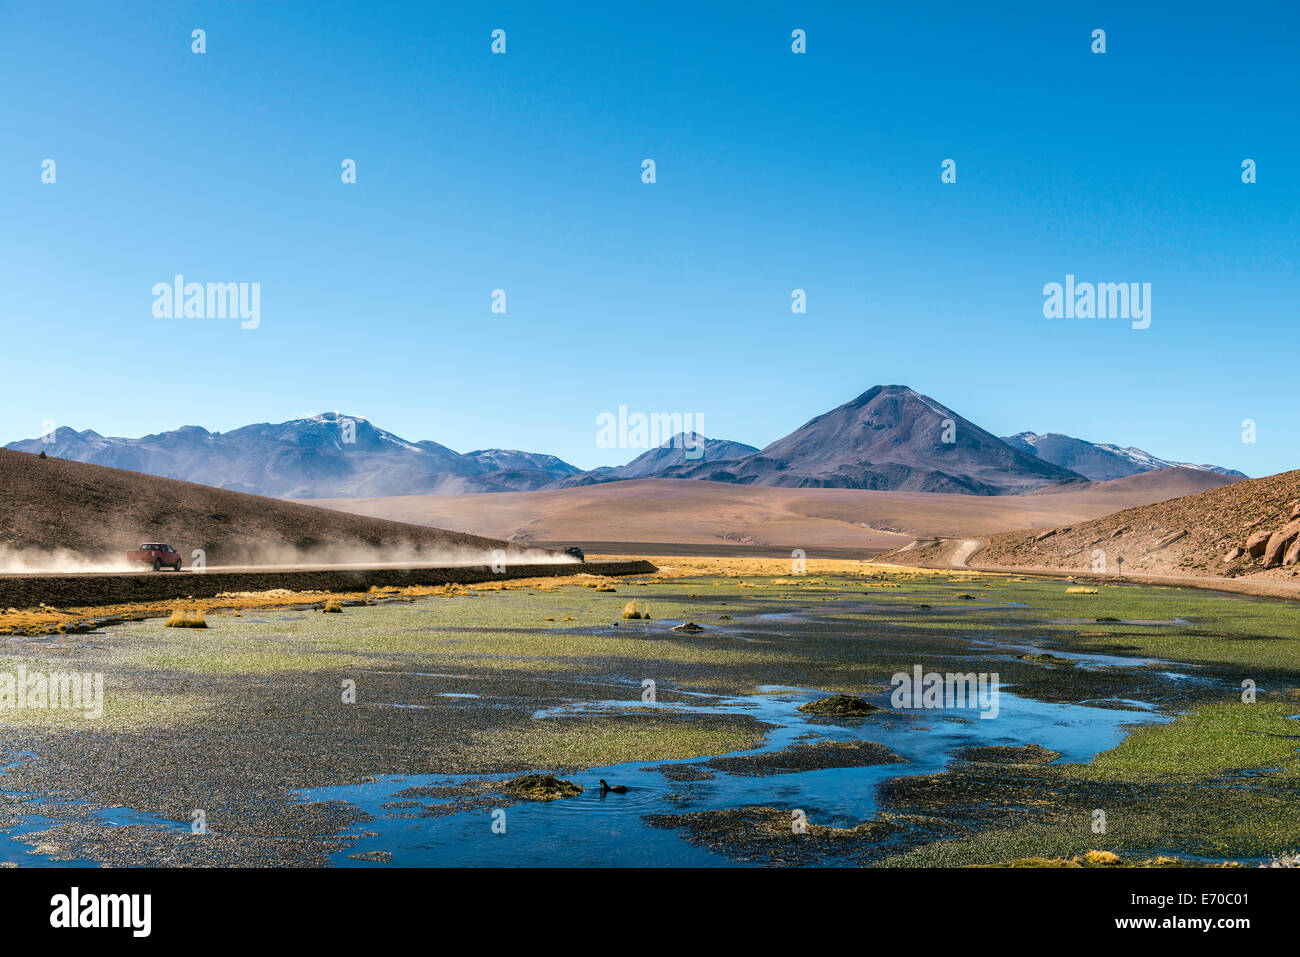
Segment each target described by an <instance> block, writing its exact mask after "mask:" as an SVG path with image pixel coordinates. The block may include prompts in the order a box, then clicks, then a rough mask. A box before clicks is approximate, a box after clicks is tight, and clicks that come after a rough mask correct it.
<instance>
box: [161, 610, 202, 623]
mask: <svg viewBox="0 0 1300 957" xmlns="http://www.w3.org/2000/svg"><path fill="white" fill-rule="evenodd" d="M163 627H164V628H206V627H208V623H207V622H206V621H204V619H203V612H202V610H201V609H198V608H189V609H181V608H177V609H176V610H175V611H173V612H172V615H171V617H170V618H168V619H167V620H166V621H164V622H163Z"/></svg>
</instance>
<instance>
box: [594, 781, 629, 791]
mask: <svg viewBox="0 0 1300 957" xmlns="http://www.w3.org/2000/svg"><path fill="white" fill-rule="evenodd" d="M611 791H612V792H613V793H614V794H626V793H627V788H626V787H625V786H623V785H622V784H607V783H605V779H604V778H601V779H600V793H601V794H608V793H609V792H611Z"/></svg>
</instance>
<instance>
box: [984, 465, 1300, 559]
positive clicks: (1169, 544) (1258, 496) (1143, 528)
mask: <svg viewBox="0 0 1300 957" xmlns="http://www.w3.org/2000/svg"><path fill="white" fill-rule="evenodd" d="M1147 474H1151V473H1147ZM1138 477H1139V476H1134V478H1138ZM1094 550H1099V551H1101V552H1104V554H1105V559H1106V566H1107V571H1109V572H1111V573H1113V572H1114V571H1115V569H1116V567H1117V564H1118V559H1120V558H1122V559H1123V568H1124V571H1125V572H1130V573H1134V574H1143V573H1148V574H1159V575H1193V576H1205V575H1214V576H1225V577H1229V578H1235V577H1242V576H1248V577H1253V578H1266V579H1290V578H1293V577H1297V576H1300V471H1295V472H1282V473H1279V474H1277V475H1270V476H1268V477H1266V478H1260V479H1251V480H1248V481H1243V482H1235V483H1233V484H1231V485H1226V486H1224V487H1222V488H1215V489H1210V490H1209V491H1205V492H1200V493H1198V494H1195V495H1186V496H1182V497H1180V498H1175V499H1170V500H1168V501H1163V502H1157V503H1155V504H1151V505H1143V506H1140V507H1138V508H1130V509H1126V510H1124V511H1121V512H1116V513H1115V514H1113V515H1107V516H1105V517H1103V518H1097V519H1093V520H1091V521H1085V522H1079V523H1073V524H1070V525H1061V526H1057V527H1054V528H1051V529H1046V530H1041V531H1040V530H1035V529H1030V530H1021V531H1016V532H1008V533H1005V534H1000V535H994V536H993V537H992V538H991V539H990V541H989V542H988V544H987V545H986V546H985V547H984V548H983V549H981V550H980V551H979V552H978V553H977V554H976V555H975V556H974V557H973V558H972V559H971V564H972V565H975V566H980V567H983V566H1019V567H1023V568H1059V569H1062V570H1067V571H1088V570H1091V569H1092V566H1093V561H1094V555H1093V552H1094Z"/></svg>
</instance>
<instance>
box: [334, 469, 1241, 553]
mask: <svg viewBox="0 0 1300 957" xmlns="http://www.w3.org/2000/svg"><path fill="white" fill-rule="evenodd" d="M1224 481H1225V480H1224V479H1223V477H1222V476H1217V475H1212V474H1211V473H1206V472H1194V471H1189V470H1187V469H1165V470H1162V471H1160V472H1148V473H1144V474H1142V475H1135V476H1131V477H1129V478H1126V479H1118V480H1116V481H1113V482H1098V483H1093V484H1091V485H1087V486H1083V487H1070V488H1066V489H1062V490H1057V491H1050V492H1039V493H1034V494H1029V495H1002V496H981V495H949V494H940V493H932V492H882V491H869V490H862V489H794V488H768V487H754V486H746V485H728V484H724V483H719V482H701V481H693V480H686V479H642V480H637V481H629V482H610V483H606V484H604V485H592V486H584V487H580V488H569V489H558V490H552V491H541V492H502V493H493V494H491V495H412V496H399V497H395V498H358V499H316V500H313V503H312V504H315V505H322V506H325V507H328V508H334V509H338V510H340V511H345V512H349V513H354V514H359V515H367V516H372V517H376V518H385V519H390V520H395V521H402V522H410V523H413V524H419V525H433V526H437V527H440V528H454V529H458V530H461V531H467V532H470V533H472V534H476V535H486V536H490V537H494V538H505V539H512V540H514V541H518V542H536V543H540V542H590V543H601V544H602V545H603V546H605V547H606V549H607V550H608V547H609V546H610V545H611V544H612V543H619V542H621V543H643V544H651V545H652V544H654V543H667V542H671V543H674V544H677V545H689V546H715V547H736V546H752V547H755V548H760V549H766V550H769V551H770V552H784V553H785V554H789V552H790V551H791V550H792V549H794V548H802V549H804V550H805V551H807V552H809V553H810V554H811V553H812V551H813V550H816V549H822V550H825V549H838V550H842V551H841V552H840V554H845V553H846V551H851V552H852V554H864V553H865V554H871V553H873V552H877V551H881V550H885V549H894V548H898V547H900V546H902V545H905V544H906V543H907V542H909V541H911V540H912V539H913V538H917V537H923V536H945V537H950V536H956V535H964V536H986V535H992V534H994V533H996V532H1002V531H1008V530H1011V529H1018V528H1030V527H1050V526H1055V525H1060V524H1066V523H1070V522H1079V521H1083V520H1085V519H1089V518H1096V517H1098V516H1101V515H1106V514H1109V513H1111V512H1114V511H1117V510H1119V509H1124V508H1131V507H1134V506H1137V505H1145V504H1147V503H1150V502H1157V501H1163V500H1165V499H1168V498H1173V497H1175V496H1179V495H1186V494H1189V493H1192V492H1198V491H1202V490H1204V489H1206V488H1214V487H1217V486H1219V485H1220V484H1222V483H1223V482H1224Z"/></svg>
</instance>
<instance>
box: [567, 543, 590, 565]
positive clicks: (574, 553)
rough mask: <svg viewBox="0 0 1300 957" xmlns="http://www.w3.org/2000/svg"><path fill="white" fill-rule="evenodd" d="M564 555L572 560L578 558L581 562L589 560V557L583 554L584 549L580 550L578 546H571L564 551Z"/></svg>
mask: <svg viewBox="0 0 1300 957" xmlns="http://www.w3.org/2000/svg"><path fill="white" fill-rule="evenodd" d="M564 554H566V555H568V556H569V557H570V558H576V559H577V560H578V561H580V562H585V561H586V560H587V556H586V555H584V554H583V552H582V549H581V548H578V547H577V546H576V545H570V546H569V547H568V548H566V549H565V550H564Z"/></svg>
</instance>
